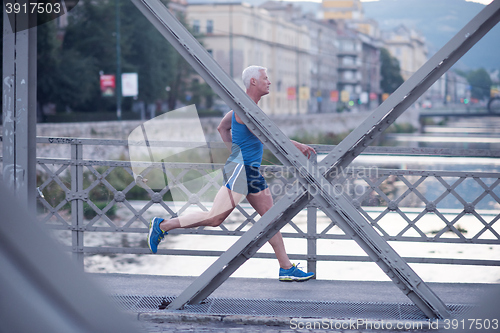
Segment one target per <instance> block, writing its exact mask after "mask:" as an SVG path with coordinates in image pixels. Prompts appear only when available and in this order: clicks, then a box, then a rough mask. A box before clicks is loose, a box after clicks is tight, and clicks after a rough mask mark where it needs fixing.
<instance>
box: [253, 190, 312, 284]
mask: <svg viewBox="0 0 500 333" xmlns="http://www.w3.org/2000/svg"><path fill="white" fill-rule="evenodd" d="M247 200H248V202H249V203H250V204H251V205H252V207H253V208H254V209H255V210H256V211H257V213H259V215H260V216H262V215H264V214H265V213H266V212H267V211H268V210H269V209H271V207H272V205H273V197H272V196H271V191H270V190H269V188H266V189H264V190H262V191H260V192H258V193H252V194H249V195H248V196H247ZM269 243H270V244H271V246H272V247H273V250H274V253H275V254H276V258H277V259H278V262H279V264H280V270H279V280H280V281H307V280H309V279H311V278H313V277H314V273H306V272H303V271H302V270H300V269H299V268H298V267H297V266H296V265H292V263H291V262H290V259H289V258H288V254H287V253H286V250H285V243H284V242H283V236H282V235H281V232H279V231H278V232H277V233H276V235H274V236H273V238H271V239H270V240H269Z"/></svg>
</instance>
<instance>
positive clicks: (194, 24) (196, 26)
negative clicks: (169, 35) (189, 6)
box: [193, 20, 200, 33]
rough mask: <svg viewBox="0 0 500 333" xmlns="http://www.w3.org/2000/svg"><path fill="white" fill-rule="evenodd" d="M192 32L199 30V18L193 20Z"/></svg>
mask: <svg viewBox="0 0 500 333" xmlns="http://www.w3.org/2000/svg"><path fill="white" fill-rule="evenodd" d="M193 32H196V33H197V32H200V20H193Z"/></svg>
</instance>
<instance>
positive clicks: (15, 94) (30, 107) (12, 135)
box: [2, 10, 37, 213]
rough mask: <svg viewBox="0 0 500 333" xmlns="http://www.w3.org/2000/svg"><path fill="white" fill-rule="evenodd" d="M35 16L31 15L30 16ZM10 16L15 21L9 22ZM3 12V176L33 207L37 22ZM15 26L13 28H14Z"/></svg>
mask: <svg viewBox="0 0 500 333" xmlns="http://www.w3.org/2000/svg"><path fill="white" fill-rule="evenodd" d="M31 17H34V18H35V19H36V16H34V15H30V18H31ZM11 20H14V21H15V23H13V24H11V23H12V22H11ZM27 26H28V15H26V14H22V13H21V14H12V15H7V13H6V11H5V10H4V12H3V78H2V81H3V84H2V87H3V90H2V92H3V96H2V97H3V105H2V111H3V112H2V117H3V180H4V182H5V184H6V185H7V187H8V188H9V189H11V190H13V191H14V192H15V193H16V196H17V197H18V198H19V200H20V201H21V202H23V203H24V204H25V205H27V206H28V207H29V210H30V211H31V212H32V213H34V212H35V210H36V172H35V171H36V82H37V76H36V59H37V50H36V39H37V38H36V31H37V28H36V26H35V27H33V28H30V29H27ZM13 28H14V29H13Z"/></svg>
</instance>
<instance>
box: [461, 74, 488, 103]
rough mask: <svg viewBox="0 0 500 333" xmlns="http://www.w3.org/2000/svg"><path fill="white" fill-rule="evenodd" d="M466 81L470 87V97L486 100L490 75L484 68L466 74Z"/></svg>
mask: <svg viewBox="0 0 500 333" xmlns="http://www.w3.org/2000/svg"><path fill="white" fill-rule="evenodd" d="M467 81H468V82H469V85H470V86H471V97H472V98H477V99H488V98H489V97H490V88H491V85H492V82H491V78H490V75H489V74H488V72H487V71H486V70H485V69H484V68H479V69H476V70H473V71H470V72H468V73H467Z"/></svg>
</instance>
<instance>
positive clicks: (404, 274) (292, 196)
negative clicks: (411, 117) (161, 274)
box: [132, 0, 500, 318]
mask: <svg viewBox="0 0 500 333" xmlns="http://www.w3.org/2000/svg"><path fill="white" fill-rule="evenodd" d="M132 2H133V3H134V4H135V5H136V6H137V7H138V8H139V10H140V11H141V12H142V13H143V14H144V15H145V16H146V17H147V18H148V19H149V20H150V22H151V23H152V24H153V25H154V26H155V27H156V28H157V29H158V30H159V31H160V33H162V34H163V36H164V37H165V38H166V39H167V40H168V41H169V42H170V43H171V44H172V45H173V46H174V47H175V48H176V50H177V51H178V52H179V53H180V54H181V55H182V56H183V57H184V58H185V59H186V60H187V61H188V62H189V63H190V64H191V66H193V68H194V69H195V70H196V71H197V72H198V74H200V75H201V76H202V77H203V79H204V80H205V81H206V82H207V83H208V84H209V85H210V86H211V87H212V89H213V90H214V91H215V92H216V93H217V94H218V95H219V96H220V97H221V98H222V99H223V100H224V101H225V102H226V103H227V104H228V106H230V107H231V108H232V109H233V110H234V111H235V112H236V113H237V114H238V116H239V117H240V118H241V119H242V120H243V122H244V123H245V124H246V125H247V126H248V127H249V128H250V129H251V130H252V132H253V133H255V134H256V135H257V136H258V137H259V138H260V139H261V141H262V142H263V143H264V144H265V145H266V147H267V148H269V149H270V150H271V151H272V152H273V153H274V154H275V155H276V157H277V158H278V159H279V160H280V161H281V162H282V163H283V164H284V165H285V166H291V167H294V168H295V169H296V170H297V173H298V174H297V176H298V178H299V183H296V184H295V186H294V187H293V188H292V189H291V190H290V191H289V194H288V195H285V196H284V197H283V198H282V199H281V200H279V201H278V202H276V203H275V205H274V206H273V207H272V208H271V209H270V210H269V211H268V212H267V213H266V214H264V216H262V218H261V219H260V220H259V221H258V223H256V224H255V225H254V226H253V227H252V228H251V229H250V230H249V231H247V232H246V233H245V234H244V235H243V236H241V237H240V239H239V240H238V241H236V242H235V244H234V245H233V246H231V247H230V248H229V249H228V250H227V251H226V252H225V253H224V254H223V255H221V256H220V257H219V259H218V260H217V261H216V262H214V263H213V264H212V266H210V267H209V268H208V269H207V270H206V271H205V272H204V273H203V274H202V275H201V276H200V277H199V278H198V279H197V280H195V281H194V282H193V283H192V284H191V285H190V286H189V287H188V288H187V289H186V290H185V291H184V292H183V293H181V295H179V297H177V298H176V299H175V300H174V301H173V302H172V303H171V304H170V306H169V309H180V308H182V307H183V306H184V305H185V304H187V303H190V304H193V303H199V302H201V301H202V300H204V299H205V298H206V297H208V296H209V295H210V294H211V293H212V292H213V291H214V290H215V289H216V288H217V287H219V286H220V285H221V284H222V283H223V282H224V281H225V280H226V279H227V278H228V277H229V276H230V275H231V274H232V273H233V272H234V271H235V270H236V269H238V268H239V267H240V266H241V265H242V264H243V263H244V262H245V261H246V260H248V259H249V258H251V257H252V256H253V255H254V254H255V253H256V252H257V251H258V249H259V248H260V247H262V246H263V245H264V244H265V243H266V242H267V241H268V240H269V239H270V238H272V236H274V234H275V233H276V232H277V231H278V230H280V229H281V228H282V227H283V226H284V225H285V224H286V223H287V222H288V221H289V220H290V219H291V218H293V217H294V216H295V215H296V214H297V213H298V212H300V211H301V210H302V209H303V208H305V207H306V205H307V203H308V202H309V201H311V200H312V199H314V200H315V201H316V202H317V204H319V205H320V206H321V208H322V210H323V211H324V212H325V213H326V214H327V216H328V217H329V218H331V219H332V220H333V221H336V223H337V224H338V225H339V227H341V228H342V229H343V231H344V232H345V233H346V234H347V235H350V236H351V237H352V239H353V240H355V241H356V242H357V243H358V244H359V245H360V246H361V248H363V250H365V251H366V253H367V254H368V255H369V256H370V258H371V259H372V260H374V261H375V262H376V263H377V264H378V265H379V266H380V267H381V268H382V270H383V271H384V272H385V273H386V274H387V275H388V276H389V277H390V278H391V280H392V281H393V282H394V283H395V284H396V285H397V286H398V287H399V288H400V289H401V291H403V293H405V294H406V295H407V296H408V297H409V298H410V299H411V300H412V301H413V302H414V303H415V304H416V305H417V306H418V307H419V308H420V309H421V310H422V311H423V312H424V314H425V315H426V316H428V317H429V318H447V317H449V316H450V314H449V311H448V309H447V308H446V306H445V304H444V303H443V302H442V301H441V300H440V299H439V298H438V297H437V296H436V295H435V294H434V292H433V291H432V290H431V289H430V288H429V287H428V286H427V285H426V284H425V283H424V281H422V279H421V278H420V277H419V276H418V275H417V274H416V273H415V272H414V271H413V270H412V269H411V267H410V266H409V265H408V264H407V263H406V262H405V261H404V260H403V259H402V258H401V257H400V256H399V255H398V253H396V252H395V251H394V249H392V248H391V247H390V246H389V244H388V243H387V242H386V241H385V240H384V239H383V238H382V237H381V236H380V235H379V234H378V233H377V232H376V231H375V229H374V228H373V227H372V226H371V225H370V223H369V222H368V221H367V220H366V219H365V218H364V217H363V216H362V215H361V214H360V212H359V211H358V210H357V209H356V208H355V207H354V206H353V204H352V203H351V201H350V200H349V199H348V198H346V197H344V195H342V194H336V192H335V188H334V186H335V183H336V171H337V170H340V169H341V168H345V167H347V166H348V165H349V164H350V163H351V162H352V160H353V159H354V158H355V157H356V156H358V155H359V154H360V153H361V152H362V151H363V150H364V149H365V148H366V147H367V146H368V145H369V144H370V143H371V142H372V141H373V140H374V139H375V138H376V137H377V136H378V135H379V134H380V133H381V132H382V131H384V130H385V129H386V128H387V127H388V126H390V125H391V124H392V123H393V122H394V121H395V120H396V118H397V117H398V116H399V115H401V114H402V113H403V112H404V111H405V110H406V109H407V108H408V107H409V106H410V105H411V104H412V103H413V102H415V101H416V100H417V98H418V97H420V96H421V95H422V93H423V92H425V91H426V90H427V89H428V88H429V87H430V86H431V85H432V84H433V83H434V82H435V81H436V80H437V79H438V78H439V77H440V76H441V75H442V74H444V73H445V72H446V71H447V70H448V69H449V68H450V67H451V66H452V65H453V64H454V63H455V62H456V61H457V60H458V59H460V58H461V57H462V56H463V55H464V54H465V53H466V52H467V51H468V50H469V49H470V48H471V47H472V46H473V45H474V44H475V43H476V42H477V41H479V40H480V39H481V38H482V37H483V36H484V35H485V34H486V33H487V32H488V31H489V30H490V29H491V28H492V27H493V26H495V25H496V23H497V22H498V21H499V20H500V0H495V1H493V2H492V3H491V4H490V5H489V6H487V7H486V8H485V9H483V10H482V11H481V12H480V13H479V14H478V15H477V16H476V17H475V18H474V19H472V20H471V21H470V22H469V23H468V24H467V25H466V26H465V27H464V28H463V29H462V30H460V32H458V34H457V35H456V36H455V37H453V38H452V39H451V40H450V41H449V42H448V43H447V44H446V45H445V46H444V47H443V48H442V49H441V50H440V51H439V52H437V53H436V54H435V55H434V56H433V57H432V58H431V59H430V60H429V61H427V63H426V64H424V66H422V67H421V68H420V69H419V70H418V71H417V72H416V73H415V74H414V75H413V76H412V77H411V78H410V79H408V80H407V81H406V82H405V83H404V84H403V85H401V86H400V87H399V89H398V90H397V91H395V92H394V93H393V94H392V95H391V96H390V97H389V98H388V99H387V100H386V101H385V102H384V103H383V104H382V105H380V106H379V107H378V108H377V109H375V111H373V113H372V114H371V115H370V116H369V117H368V118H367V119H366V120H365V121H364V122H363V123H362V124H361V125H360V126H359V127H358V128H356V129H355V130H354V131H353V132H351V134H350V135H349V136H347V137H346V138H345V139H344V140H343V141H342V142H341V143H340V144H339V145H338V146H337V147H336V148H335V149H334V150H333V151H332V152H330V153H329V154H328V155H327V157H326V158H325V159H324V160H323V161H322V162H321V163H319V164H317V165H316V164H314V163H311V162H310V161H309V160H307V159H306V157H305V156H303V155H302V154H301V153H300V152H299V150H298V149H297V148H296V147H295V146H294V145H293V144H292V143H291V142H290V140H289V139H288V138H287V137H286V136H285V135H284V134H283V133H282V132H281V131H280V130H279V128H278V127H277V126H276V125H275V124H274V123H273V122H272V121H270V119H269V118H268V117H267V116H266V115H265V113H264V112H262V110H260V108H259V107H258V106H257V105H256V104H255V103H254V102H253V101H252V100H251V99H250V98H249V97H248V95H247V94H246V93H245V92H243V91H242V90H241V89H240V88H239V87H238V85H237V84H236V83H235V82H234V81H233V80H232V79H231V78H230V77H229V76H228V75H227V74H226V73H225V72H224V71H223V70H222V68H221V67H220V66H219V65H218V64H217V63H216V62H215V61H214V60H213V58H212V57H211V56H210V55H209V54H208V53H207V52H206V50H205V49H204V48H203V47H202V46H201V45H200V44H199V43H198V42H197V41H196V39H195V38H194V37H193V36H192V35H191V34H190V33H189V32H188V31H187V30H186V29H185V28H184V27H183V26H182V24H180V22H179V21H178V20H177V19H176V18H175V17H174V16H173V15H172V14H171V13H170V12H169V10H168V9H167V8H166V7H165V6H164V5H163V4H162V3H161V2H160V1H159V0H132Z"/></svg>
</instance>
